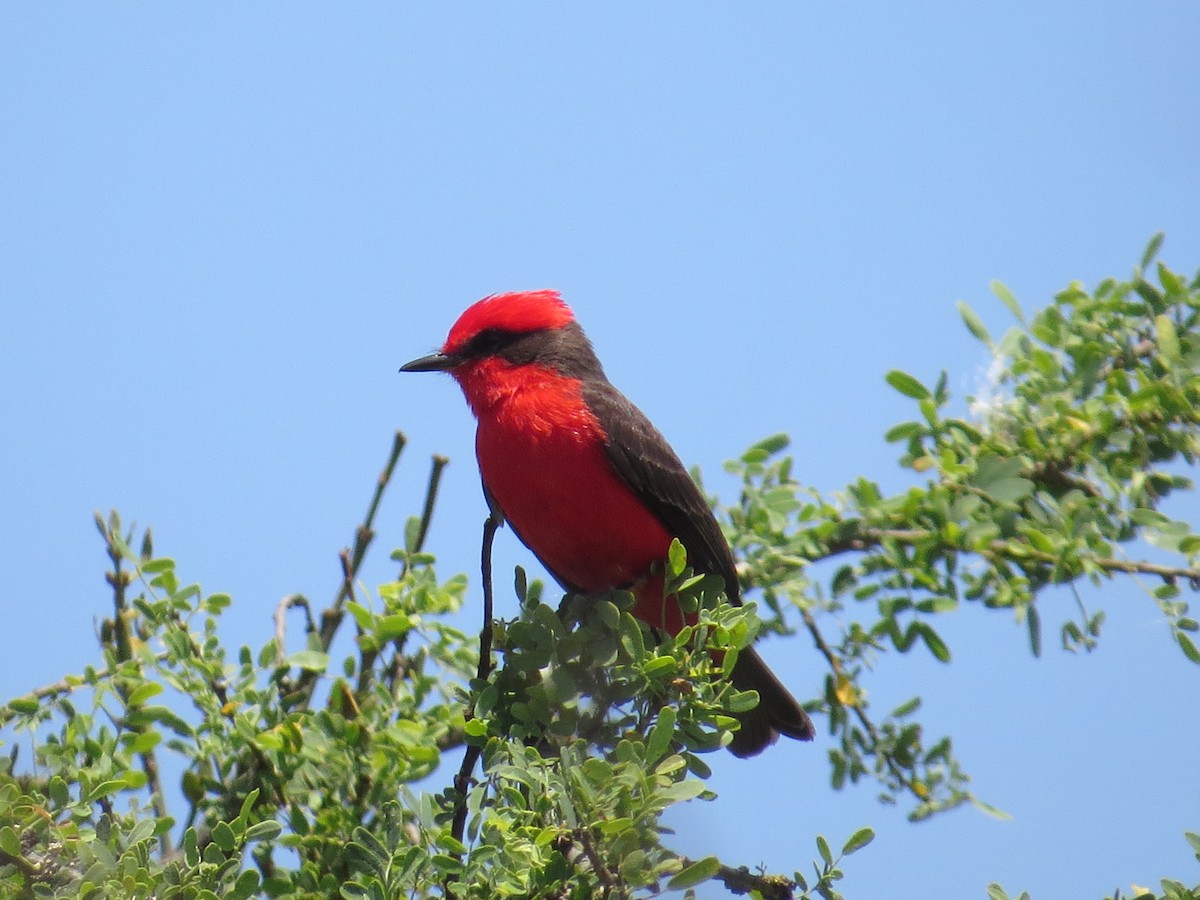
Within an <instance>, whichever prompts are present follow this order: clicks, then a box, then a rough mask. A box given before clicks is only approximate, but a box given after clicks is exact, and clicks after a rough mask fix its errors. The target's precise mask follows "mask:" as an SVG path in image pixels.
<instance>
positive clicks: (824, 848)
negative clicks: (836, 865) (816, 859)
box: [817, 834, 833, 868]
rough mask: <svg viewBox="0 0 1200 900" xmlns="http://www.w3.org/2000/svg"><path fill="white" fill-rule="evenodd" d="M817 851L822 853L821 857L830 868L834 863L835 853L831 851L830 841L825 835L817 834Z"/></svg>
mask: <svg viewBox="0 0 1200 900" xmlns="http://www.w3.org/2000/svg"><path fill="white" fill-rule="evenodd" d="M817 852H818V853H820V854H821V859H822V861H824V863H825V867H826V868H829V867H830V866H832V865H833V854H832V853H830V852H829V841H827V840H825V835H823V834H818V835H817Z"/></svg>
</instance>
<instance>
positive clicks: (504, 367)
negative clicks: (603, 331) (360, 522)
mask: <svg viewBox="0 0 1200 900" xmlns="http://www.w3.org/2000/svg"><path fill="white" fill-rule="evenodd" d="M401 371H402V372H449V373H450V374H451V375H452V376H454V379H455V380H456V381H457V382H458V383H459V386H461V387H462V390H463V393H464V394H465V395H466V398H467V403H468V404H469V405H470V407H471V410H472V412H474V414H475V418H476V419H477V420H478V422H479V427H478V430H477V432H476V435H475V452H476V455H477V457H478V459H479V471H480V474H481V475H482V476H483V488H484V491H485V492H486V493H487V496H488V499H489V503H490V504H491V506H492V508H493V509H494V510H497V511H499V512H500V513H501V514H502V515H503V516H504V518H505V519H506V520H507V521H508V523H509V525H510V526H511V527H512V529H513V531H514V532H516V534H517V537H519V538H520V539H521V542H522V543H524V544H525V546H527V547H528V548H529V549H530V550H531V551H533V553H534V555H535V556H537V558H538V559H539V560H541V562H542V564H543V565H544V566H545V567H546V569H547V570H549V572H550V573H551V574H552V575H553V576H554V577H555V578H556V579H557V580H558V582H559V583H560V584H561V585H562V586H563V588H565V589H566V590H568V591H572V592H574V593H578V594H584V595H586V594H596V593H602V592H604V591H609V590H614V589H624V590H629V591H632V592H633V594H634V597H635V605H634V608H633V612H634V614H635V615H636V616H637V617H638V618H640V619H641V620H642V621H644V622H647V623H648V624H649V625H651V626H652V627H654V628H659V629H662V630H663V631H665V632H667V633H668V634H677V633H678V632H679V630H680V629H681V628H682V627H683V615H682V613H681V611H680V609H679V604H678V603H677V602H675V601H674V598H673V597H666V598H664V596H663V579H662V571H663V564H664V562H665V560H666V557H667V551H668V549H669V548H670V546H671V540H672V538H678V539H679V541H680V543H682V544H683V546H684V547H685V548H686V550H687V556H688V562H689V563H690V564H691V565H692V566H693V567H694V568H695V570H696V571H697V572H702V573H706V574H709V573H711V574H715V575H719V576H720V577H721V578H723V579H724V581H725V592H726V594H727V595H728V596H729V599H730V601H731V602H732V603H737V604H740V603H741V596H740V587H739V584H738V579H737V571H736V569H735V567H734V561H733V554H732V552H731V551H730V549H729V544H728V543H727V542H726V540H725V536H724V535H723V534H722V533H721V527H720V526H719V525H718V524H717V520H716V519H715V518H714V517H713V514H712V510H711V509H709V506H708V503H707V502H706V501H705V499H704V495H703V494H702V493H701V492H700V489H699V488H698V487H697V486H696V484H695V482H694V481H692V479H691V477H690V476H689V475H688V473H687V470H686V469H685V468H684V466H683V463H681V462H680V461H679V457H678V456H676V455H675V452H674V451H673V450H672V449H671V447H670V445H669V444H668V443H667V441H666V439H665V438H664V437H663V436H662V435H661V434H659V432H658V430H657V429H656V428H655V427H654V426H653V425H652V424H650V420H649V419H647V418H646V416H645V415H644V414H643V413H642V411H641V410H639V409H638V408H637V407H636V406H634V405H633V404H632V403H630V402H629V401H628V400H627V399H625V397H624V396H623V395H622V394H621V393H620V392H619V391H618V390H617V389H616V388H614V387H613V386H612V385H611V384H610V383H609V381H608V379H607V378H606V377H605V375H604V369H603V368H601V366H600V361H599V360H598V359H597V358H596V354H595V352H594V351H593V350H592V345H591V342H590V341H589V340H588V339H587V336H586V335H584V333H583V329H581V328H580V327H579V325H578V323H577V322H576V321H575V317H574V315H572V313H571V310H570V309H569V308H568V307H567V305H566V304H565V303H563V301H562V300H561V299H560V298H559V296H558V294H557V293H556V292H554V291H527V292H522V293H512V294H498V295H496V296H493V297H487V298H485V299H483V300H480V301H479V302H478V303H476V304H474V305H473V306H471V307H470V308H469V309H468V310H467V311H466V312H464V313H463V314H462V315H461V316H460V317H459V319H458V321H457V322H455V323H454V327H453V328H451V329H450V335H449V337H447V338H446V342H445V344H443V345H442V349H441V351H440V352H438V353H434V354H433V355H431V356H426V357H423V358H421V359H416V360H413V361H412V362H410V363H408V364H407V365H405V366H404V367H403V368H402V369H401ZM732 681H733V684H734V685H735V686H736V687H737V688H738V689H739V690H755V691H758V695H759V704H758V706H757V707H756V708H754V709H753V710H751V711H750V712H748V713H745V714H743V715H741V716H740V719H741V726H740V728H739V730H738V731H737V732H736V733H735V734H734V736H733V742H732V743H731V744H730V749H731V750H732V751H733V752H734V753H735V754H736V755H738V756H753V755H754V754H756V753H759V752H760V751H761V750H762V749H763V748H764V747H766V746H768V745H769V744H771V743H773V742H774V741H775V739H776V738H777V737H778V736H779V735H780V734H784V735H787V736H788V737H792V738H796V739H798V740H802V741H807V740H811V739H812V737H813V725H812V722H811V721H810V720H809V718H808V715H807V714H806V713H805V711H804V709H803V708H802V707H801V706H800V704H799V703H797V702H796V699H795V698H794V697H792V695H791V694H790V693H788V690H787V688H785V687H784V686H783V685H782V684H781V683H780V681H779V679H778V678H776V677H775V675H774V673H773V672H771V670H770V669H769V668H767V665H766V663H764V662H763V660H762V657H760V656H759V655H758V654H757V653H756V652H755V651H754V649H753V648H751V647H747V648H745V649H744V650H742V651H741V652H740V653H739V654H738V658H737V664H736V665H735V666H734V668H733V674H732Z"/></svg>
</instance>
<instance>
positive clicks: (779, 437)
mask: <svg viewBox="0 0 1200 900" xmlns="http://www.w3.org/2000/svg"><path fill="white" fill-rule="evenodd" d="M791 442H792V439H791V438H790V437H788V436H787V435H786V434H784V433H783V432H780V433H778V434H773V435H771V436H770V437H765V438H763V439H762V440H761V441H759V442H758V443H757V444H755V445H754V446H753V447H751V448H750V449H749V450H747V451H746V452H747V453H753V454H755V455H759V454H761V455H764V456H774V455H775V454H776V453H778V452H779V451H781V450H786V449H787V448H788V445H789V444H791Z"/></svg>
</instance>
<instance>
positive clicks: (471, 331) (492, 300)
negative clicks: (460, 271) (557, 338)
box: [442, 290, 575, 353]
mask: <svg viewBox="0 0 1200 900" xmlns="http://www.w3.org/2000/svg"><path fill="white" fill-rule="evenodd" d="M574 320H575V316H574V315H573V314H572V313H571V308H570V307H569V306H567V304H565V303H564V302H563V300H562V298H561V297H560V296H559V295H558V291H549V290H547V291H514V292H513V293H511V294H493V295H492V296H490V297H484V298H483V299H482V300H480V301H479V302H478V303H475V304H473V305H471V306H469V307H468V308H467V310H466V312H464V313H463V314H462V315H461V316H459V317H458V321H457V322H455V323H454V327H452V328H451V329H450V334H449V336H448V337H447V338H446V343H445V344H444V345H443V346H442V352H443V353H453V352H454V351H455V350H458V349H459V348H460V347H462V346H463V345H464V344H466V343H467V342H468V341H469V340H471V338H473V337H475V335H477V334H479V333H480V332H481V331H486V330H487V329H489V328H494V329H496V330H498V331H512V332H516V333H518V334H524V333H527V332H530V331H543V330H550V329H555V328H562V327H563V326H565V325H567V324H569V323H571V322H573V321H574Z"/></svg>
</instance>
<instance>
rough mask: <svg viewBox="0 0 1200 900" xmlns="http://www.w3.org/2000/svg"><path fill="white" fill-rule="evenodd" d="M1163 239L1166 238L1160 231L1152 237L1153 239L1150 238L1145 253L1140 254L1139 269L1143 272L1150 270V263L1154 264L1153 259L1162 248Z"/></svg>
mask: <svg viewBox="0 0 1200 900" xmlns="http://www.w3.org/2000/svg"><path fill="white" fill-rule="evenodd" d="M1164 237H1166V235H1165V234H1164V233H1163V232H1161V231H1160V232H1159V233H1158V234H1156V235H1154V237H1152V238H1150V243H1149V244H1147V245H1146V252H1145V253H1143V254H1142V263H1141V267H1140V268H1141V269H1142V270H1143V271H1145V270H1146V269H1148V268H1150V263H1152V262H1154V257H1156V256H1158V250H1159V248H1160V247H1161V246H1162V243H1163V238H1164Z"/></svg>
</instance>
